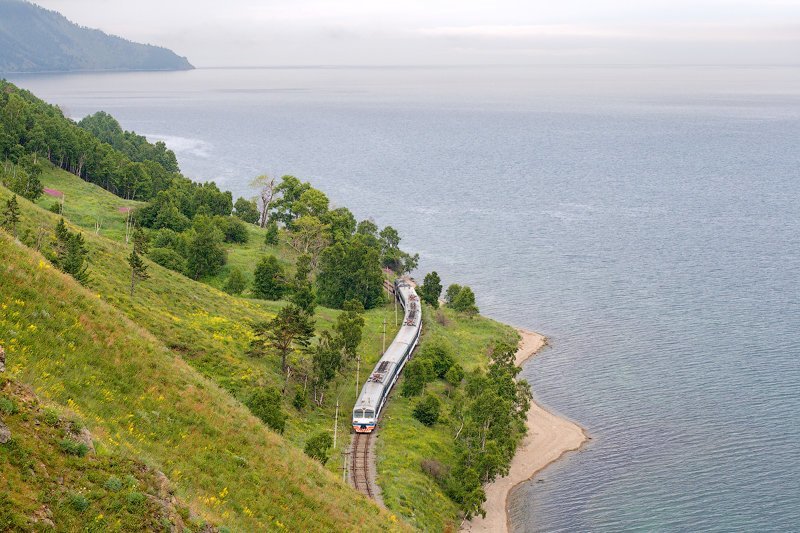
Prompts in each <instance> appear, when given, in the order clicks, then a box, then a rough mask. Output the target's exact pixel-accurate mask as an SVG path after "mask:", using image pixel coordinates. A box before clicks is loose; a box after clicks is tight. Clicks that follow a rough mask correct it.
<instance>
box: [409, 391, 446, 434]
mask: <svg viewBox="0 0 800 533" xmlns="http://www.w3.org/2000/svg"><path fill="white" fill-rule="evenodd" d="M441 409H442V402H441V401H439V398H437V397H436V396H433V395H431V394H428V395H426V396H425V397H424V398H423V399H421V400H420V401H419V402H417V405H416V406H415V407H414V411H413V413H412V414H413V416H414V418H416V419H417V420H419V421H420V422H422V423H423V424H425V425H426V426H432V425H434V424H435V423H436V421H437V420H439V413H440V412H441Z"/></svg>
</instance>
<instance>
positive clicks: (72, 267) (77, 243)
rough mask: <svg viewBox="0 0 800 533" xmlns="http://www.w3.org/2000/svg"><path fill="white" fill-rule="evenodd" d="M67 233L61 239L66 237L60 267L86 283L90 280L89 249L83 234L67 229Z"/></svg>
mask: <svg viewBox="0 0 800 533" xmlns="http://www.w3.org/2000/svg"><path fill="white" fill-rule="evenodd" d="M63 221H64V219H63V218H62V219H61V222H60V224H62V225H63ZM57 231H58V230H57ZM64 231H66V235H64V234H62V237H61V239H64V241H65V242H64V243H63V245H61V249H62V250H63V252H62V256H61V258H60V259H58V261H57V263H58V267H59V268H60V269H61V270H62V271H63V272H65V273H67V274H69V275H70V276H72V277H73V278H75V280H76V281H77V282H78V283H80V284H81V285H86V284H87V283H88V282H89V273H88V269H89V265H88V262H87V260H86V256H87V255H88V251H87V250H86V244H85V242H84V240H83V235H82V234H80V233H71V232H70V231H69V230H66V228H64Z"/></svg>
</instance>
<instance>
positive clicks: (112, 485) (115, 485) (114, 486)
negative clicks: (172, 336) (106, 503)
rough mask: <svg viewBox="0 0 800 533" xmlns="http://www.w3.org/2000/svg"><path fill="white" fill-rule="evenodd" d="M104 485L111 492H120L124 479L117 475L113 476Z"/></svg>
mask: <svg viewBox="0 0 800 533" xmlns="http://www.w3.org/2000/svg"><path fill="white" fill-rule="evenodd" d="M103 486H104V487H105V488H106V490H110V491H111V492H119V491H120V490H122V480H121V479H120V478H118V477H117V476H111V477H109V478H108V479H107V480H106V482H105V483H103Z"/></svg>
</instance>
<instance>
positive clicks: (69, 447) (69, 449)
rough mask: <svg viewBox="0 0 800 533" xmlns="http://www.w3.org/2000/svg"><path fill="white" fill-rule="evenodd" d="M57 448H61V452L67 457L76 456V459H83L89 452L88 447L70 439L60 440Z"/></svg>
mask: <svg viewBox="0 0 800 533" xmlns="http://www.w3.org/2000/svg"><path fill="white" fill-rule="evenodd" d="M58 446H59V447H60V448H61V451H62V452H64V453H66V454H68V455H76V456H78V457H83V456H84V455H86V453H87V452H88V451H89V447H88V446H86V445H85V444H84V443H82V442H77V441H74V440H72V439H62V440H61V441H60V442H59V443H58Z"/></svg>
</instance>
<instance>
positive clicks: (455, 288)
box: [444, 283, 461, 307]
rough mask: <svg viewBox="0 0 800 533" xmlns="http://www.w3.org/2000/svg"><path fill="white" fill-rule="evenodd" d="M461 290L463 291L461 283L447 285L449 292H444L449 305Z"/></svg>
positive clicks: (449, 305)
mask: <svg viewBox="0 0 800 533" xmlns="http://www.w3.org/2000/svg"><path fill="white" fill-rule="evenodd" d="M459 292H461V285H458V284H457V283H453V284H452V285H450V286H449V287H447V292H445V293H444V301H445V303H446V304H447V306H448V307H451V306H452V303H453V302H454V301H455V299H456V296H458V293H459Z"/></svg>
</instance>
